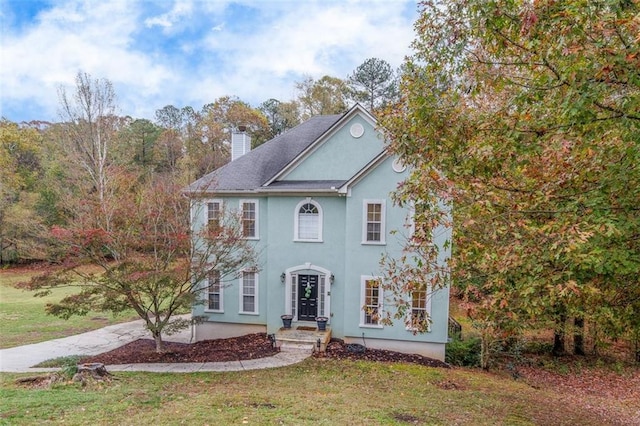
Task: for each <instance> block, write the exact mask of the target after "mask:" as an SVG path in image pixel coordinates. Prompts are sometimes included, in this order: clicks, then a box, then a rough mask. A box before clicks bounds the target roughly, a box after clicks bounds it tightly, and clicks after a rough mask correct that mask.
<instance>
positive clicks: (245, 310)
mask: <svg viewBox="0 0 640 426" xmlns="http://www.w3.org/2000/svg"><path fill="white" fill-rule="evenodd" d="M240 313H241V314H257V313H258V274H257V273H256V272H253V271H243V272H242V275H241V276H240Z"/></svg>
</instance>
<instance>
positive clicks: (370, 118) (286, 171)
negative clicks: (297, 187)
mask: <svg viewBox="0 0 640 426" xmlns="http://www.w3.org/2000/svg"><path fill="white" fill-rule="evenodd" d="M356 114H360V115H361V116H362V118H364V119H365V120H366V121H367V122H368V123H369V124H371V126H372V127H373V128H374V129H375V128H376V126H377V124H378V123H377V121H376V119H375V117H374V116H373V115H371V113H369V111H367V110H366V109H365V108H363V107H362V105H360V104H359V103H356V104H355V105H354V106H353V107H352V108H351V109H350V110H349V111H347V112H345V113H344V115H343V116H342V117H341V118H340V119H339V120H338V121H336V122H335V123H334V124H333V126H331V127H330V128H329V129H328V130H327V131H326V132H324V133H323V134H322V135H320V137H318V138H317V139H316V140H315V141H314V142H313V143H312V144H311V145H309V146H308V147H307V148H306V149H305V150H304V151H302V152H301V153H300V154H298V156H297V157H296V158H294V159H293V160H291V162H289V164H287V165H286V166H285V167H284V168H283V169H282V170H280V171H279V172H278V173H277V174H276V175H275V176H273V177H272V178H271V179H269V180H268V181H267V182H265V183H264V184H263V185H262V186H263V187H264V186H269V185H271V184H272V183H273V182H275V181H277V180H282V179H283V178H285V177H286V176H287V175H288V174H289V173H291V172H292V171H293V170H294V169H295V168H296V167H298V165H299V164H300V163H301V162H303V161H304V160H305V159H306V158H308V157H309V156H310V155H311V154H313V153H314V152H315V151H316V150H317V149H318V148H319V147H320V146H322V144H323V143H324V142H325V141H327V140H328V139H329V138H331V137H332V136H333V135H334V134H335V133H336V132H337V131H338V130H340V129H341V128H342V127H343V126H344V124H345V123H346V122H347V121H349V120H350V119H351V118H352V117H353V116H354V115H356Z"/></svg>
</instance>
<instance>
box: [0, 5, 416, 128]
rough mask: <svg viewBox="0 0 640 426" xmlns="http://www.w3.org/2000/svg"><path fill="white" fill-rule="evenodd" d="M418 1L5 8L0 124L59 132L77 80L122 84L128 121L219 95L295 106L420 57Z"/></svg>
mask: <svg viewBox="0 0 640 426" xmlns="http://www.w3.org/2000/svg"><path fill="white" fill-rule="evenodd" d="M417 17H418V11H417V5H416V2H415V1H406V0H335V1H334V0H318V1H312V0H297V1H296V0H263V1H260V0H237V1H229V0H0V116H1V117H4V118H6V119H8V120H11V121H14V122H21V121H31V120H44V121H59V120H60V115H59V110H60V107H59V105H60V97H59V93H60V90H61V88H62V89H64V90H66V91H67V92H68V93H73V89H74V87H75V83H74V80H75V77H76V75H77V73H78V72H86V73H88V74H90V75H91V77H92V78H94V79H97V78H101V79H102V78H104V79H108V80H109V81H111V83H113V86H114V89H115V92H116V96H117V106H118V110H119V114H120V115H122V116H127V115H129V116H131V117H133V118H148V119H153V118H154V113H155V111H156V110H157V109H160V108H162V107H164V106H166V105H174V106H176V107H178V108H182V107H184V106H191V107H193V108H194V109H196V110H199V109H200V108H202V106H203V105H205V104H207V103H211V102H213V101H215V100H216V99H218V98H220V97H221V96H226V95H229V96H236V97H238V98H240V99H241V100H242V101H244V102H247V103H249V104H250V105H251V106H253V107H257V106H258V105H259V104H260V103H262V102H264V101H266V100H268V99H270V98H275V99H278V100H280V101H290V100H292V99H295V97H296V90H295V83H296V82H299V81H303V80H304V78H305V77H307V76H311V77H313V78H315V79H319V78H321V77H322V76H324V75H330V76H333V77H339V78H346V77H347V76H348V75H349V74H350V73H352V72H353V71H354V70H355V69H356V68H357V67H358V65H360V64H362V63H363V62H364V61H365V60H366V59H368V58H374V57H375V58H379V59H384V60H385V61H387V62H389V63H390V64H391V65H392V66H393V67H394V68H397V67H398V66H399V65H400V64H401V63H402V61H403V59H404V57H405V56H406V55H408V54H410V53H411V50H410V44H411V42H412V41H413V39H414V31H413V23H414V22H415V20H416V19H417Z"/></svg>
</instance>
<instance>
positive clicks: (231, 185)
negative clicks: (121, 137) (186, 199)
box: [185, 115, 342, 193]
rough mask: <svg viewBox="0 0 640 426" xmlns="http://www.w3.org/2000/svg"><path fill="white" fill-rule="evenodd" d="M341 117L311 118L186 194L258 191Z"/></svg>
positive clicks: (189, 187)
mask: <svg viewBox="0 0 640 426" xmlns="http://www.w3.org/2000/svg"><path fill="white" fill-rule="evenodd" d="M341 117H342V115H320V116H315V117H312V118H310V119H309V120H307V121H305V122H304V123H302V124H300V125H298V126H296V127H294V128H293V129H290V130H289V131H287V132H285V133H283V134H281V135H279V136H277V137H275V138H274V139H271V140H270V141H268V142H265V143H264V144H262V145H260V146H259V147H257V148H256V149H254V150H253V151H250V152H248V153H247V154H245V155H243V156H242V157H240V158H238V159H237V160H235V161H232V162H230V163H227V164H226V165H224V166H222V167H220V168H219V169H217V170H214V171H213V172H211V173H209V174H207V175H205V176H203V177H202V178H200V179H198V180H197V181H195V182H193V183H192V184H191V185H189V186H188V187H187V188H186V190H185V192H188V193H198V192H225V191H228V192H233V191H250V190H256V189H258V188H260V187H261V186H262V185H263V184H265V183H266V182H268V181H269V180H271V179H272V178H273V177H274V176H275V175H276V174H277V173H278V172H280V171H281V170H282V169H283V168H284V167H285V166H286V165H287V164H288V163H290V162H291V161H292V160H293V159H294V158H296V157H298V156H299V155H300V153H301V152H303V151H304V150H305V149H306V148H307V147H308V146H309V145H311V144H312V143H313V142H314V141H316V140H317V139H318V138H319V137H320V136H321V135H323V134H324V133H326V132H327V130H328V129H330V128H331V127H332V126H333V125H334V124H335V123H336V122H337V121H338V120H339V119H340V118H341Z"/></svg>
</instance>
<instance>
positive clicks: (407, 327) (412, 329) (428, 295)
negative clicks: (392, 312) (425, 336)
mask: <svg viewBox="0 0 640 426" xmlns="http://www.w3.org/2000/svg"><path fill="white" fill-rule="evenodd" d="M424 291H425V302H424V304H425V307H424V311H425V312H426V313H427V316H428V317H429V318H431V295H432V289H431V285H428V284H427V286H426V288H425V290H424ZM409 305H410V306H409V309H408V313H407V315H408V317H407V318H405V330H407V331H410V332H412V333H413V332H415V331H417V329H416V328H415V327H411V315H413V294H409ZM421 310H422V309H421ZM424 331H425V332H427V333H429V332H431V323H429V324H428V325H427V329H426V330H424Z"/></svg>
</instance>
